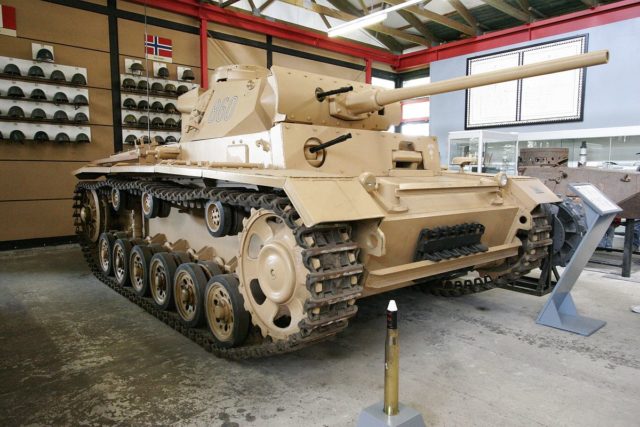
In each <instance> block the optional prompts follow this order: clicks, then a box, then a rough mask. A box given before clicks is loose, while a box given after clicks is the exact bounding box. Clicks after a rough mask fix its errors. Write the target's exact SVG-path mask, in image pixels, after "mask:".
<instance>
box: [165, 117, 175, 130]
mask: <svg viewBox="0 0 640 427" xmlns="http://www.w3.org/2000/svg"><path fill="white" fill-rule="evenodd" d="M164 125H165V126H166V127H168V128H177V127H178V122H176V121H175V120H174V119H172V118H171V117H169V118H168V119H167V120H165V121H164Z"/></svg>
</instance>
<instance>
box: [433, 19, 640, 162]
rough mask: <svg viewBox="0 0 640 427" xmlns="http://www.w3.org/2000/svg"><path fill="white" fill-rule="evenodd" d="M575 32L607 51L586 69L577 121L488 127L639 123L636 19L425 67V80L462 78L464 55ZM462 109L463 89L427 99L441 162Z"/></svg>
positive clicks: (460, 123) (639, 22) (639, 32)
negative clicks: (428, 75)
mask: <svg viewBox="0 0 640 427" xmlns="http://www.w3.org/2000/svg"><path fill="white" fill-rule="evenodd" d="M580 34H588V35H589V40H588V50H589V51H594V50H599V49H609V52H610V58H609V63H608V64H606V65H598V66H595V67H591V68H588V70H587V78H586V80H587V84H586V86H585V92H584V102H585V104H584V116H583V121H581V122H571V123H557V124H537V125H523V126H510V127H502V128H493V129H494V130H499V131H504V132H539V131H554V130H570V129H587V128H600V127H614V126H638V125H640V42H639V40H640V18H635V19H629V20H625V21H619V22H614V23H612V24H607V25H602V26H598V27H592V28H587V29H584V30H580V31H575V32H571V33H566V34H560V35H557V36H553V37H547V38H544V39H537V40H534V41H531V42H526V43H521V44H516V45H511V46H505V47H502V48H499V49H493V50H486V51H482V52H475V53H473V54H470V55H468V56H458V57H455V58H450V59H445V60H442V61H436V62H433V63H432V64H431V81H432V82H435V81H439V80H446V79H450V78H453V77H458V76H464V75H465V74H466V70H467V58H469V57H475V56H478V55H483V54H486V53H493V52H500V51H503V50H507V49H511V48H519V47H524V46H529V45H532V44H537V43H542V42H547V41H553V40H557V39H562V38H567V37H570V36H574V35H580ZM464 111H465V91H462V90H459V91H457V92H452V93H446V94H442V95H435V96H432V97H431V117H430V123H431V126H430V133H431V135H433V136H437V137H438V141H439V144H440V153H441V158H442V160H443V161H444V156H445V155H446V151H447V150H446V144H447V135H448V133H449V132H450V131H459V130H464ZM487 129H490V128H487Z"/></svg>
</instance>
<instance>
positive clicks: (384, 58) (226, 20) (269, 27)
mask: <svg viewBox="0 0 640 427" xmlns="http://www.w3.org/2000/svg"><path fill="white" fill-rule="evenodd" d="M129 1H130V2H132V3H139V4H146V5H147V6H149V7H154V8H156V9H162V10H166V11H168V12H173V13H177V14H180V15H186V16H190V17H193V18H195V19H206V20H207V21H209V22H214V23H217V24H221V25H227V26H230V27H234V28H240V29H243V30H246V31H251V32H254V33H261V34H266V35H269V36H273V37H277V38H280V39H284V40H291V41H293V42H297V43H301V44H305V45H308V46H313V47H316V48H319V49H324V50H328V51H331V52H336V53H341V54H343V55H348V56H355V57H358V58H363V59H368V60H371V61H376V62H382V63H384V64H389V65H392V66H395V65H396V62H397V60H398V56H397V55H394V54H392V53H390V52H385V51H383V50H381V49H375V48H371V47H367V46H363V45H360V44H357V43H353V42H348V41H345V40H340V39H332V38H329V37H328V36H326V35H325V34H322V33H319V32H314V31H308V30H303V29H300V28H296V27H293V26H291V25H286V24H282V23H280V22H272V21H267V20H266V19H263V18H258V17H256V16H253V15H249V14H248V13H241V12H234V11H231V10H228V9H222V8H220V7H217V6H214V5H212V4H208V3H200V2H199V1H198V0H129Z"/></svg>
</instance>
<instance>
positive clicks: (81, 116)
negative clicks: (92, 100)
mask: <svg viewBox="0 0 640 427" xmlns="http://www.w3.org/2000/svg"><path fill="white" fill-rule="evenodd" d="M73 121H74V122H76V123H89V117H87V115H86V114H85V113H82V112H80V113H76V115H75V117H74V118H73Z"/></svg>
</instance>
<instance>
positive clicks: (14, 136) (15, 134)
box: [9, 130, 25, 143]
mask: <svg viewBox="0 0 640 427" xmlns="http://www.w3.org/2000/svg"><path fill="white" fill-rule="evenodd" d="M24 140H25V136H24V133H22V131H21V130H12V131H11V133H10V134H9V141H11V142H19V143H23V142H24Z"/></svg>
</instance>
